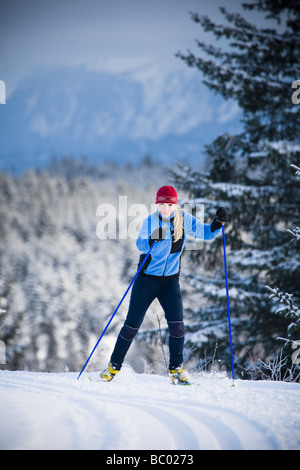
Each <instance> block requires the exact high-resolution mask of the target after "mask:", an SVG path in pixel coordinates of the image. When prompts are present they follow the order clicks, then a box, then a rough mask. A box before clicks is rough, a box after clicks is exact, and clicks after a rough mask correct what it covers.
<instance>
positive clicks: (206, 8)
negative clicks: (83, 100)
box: [0, 0, 241, 97]
mask: <svg viewBox="0 0 300 470" xmlns="http://www.w3.org/2000/svg"><path fill="white" fill-rule="evenodd" d="M222 4H223V5H226V7H227V9H228V10H229V11H237V10H239V11H241V1H239V0H226V1H223V2H222V1H221V0H210V1H208V0H3V1H2V2H1V3H0V79H2V80H4V81H5V83H6V88H7V97H9V95H10V94H11V93H13V91H14V90H15V88H16V87H17V86H18V84H19V83H20V81H21V80H22V79H23V78H24V77H28V76H30V75H31V74H32V73H34V72H35V71H38V70H40V68H41V67H56V66H84V67H87V68H90V69H93V70H108V71H111V72H118V71H127V70H129V71H130V70H133V69H139V70H140V71H141V70H142V69H143V68H145V67H146V66H147V67H149V66H150V65H151V64H152V65H155V66H156V67H162V66H163V67H182V68H183V67H186V66H184V64H183V63H182V61H179V60H178V59H176V58H175V57H174V54H175V53H176V52H177V51H178V50H181V51H183V52H185V51H186V50H187V49H188V48H191V49H193V50H194V51H196V50H197V49H196V46H195V39H196V38H198V39H200V38H201V35H203V36H202V37H204V36H205V40H207V38H208V35H207V34H205V33H203V32H202V31H201V29H200V27H199V25H197V24H195V23H194V22H193V21H192V20H191V18H190V14H189V12H190V11H193V12H195V11H197V12H198V13H199V14H207V15H209V16H210V17H211V18H214V19H215V20H217V21H221V20H222V18H223V17H222V15H221V14H220V13H219V10H218V7H219V6H220V5H222Z"/></svg>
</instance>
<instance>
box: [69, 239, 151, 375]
mask: <svg viewBox="0 0 300 470" xmlns="http://www.w3.org/2000/svg"><path fill="white" fill-rule="evenodd" d="M156 243H157V241H154V243H153V244H152V245H151V248H150V249H149V251H148V253H147V254H146V256H145V258H144V259H143V262H142V264H141V266H140V267H139V269H138V270H137V272H136V274H135V276H134V278H133V279H132V281H131V283H130V284H129V286H128V287H127V289H126V292H125V294H124V295H123V297H122V299H121V300H120V302H119V304H118V306H117V307H116V309H115V311H114V313H113V314H112V316H111V317H110V319H109V321H108V323H107V325H106V327H105V328H104V330H103V331H102V333H101V336H100V338H99V339H98V341H97V343H96V344H95V346H94V348H93V350H92V352H91V354H90V355H89V357H88V358H87V360H86V362H85V364H84V366H83V368H82V369H81V371H80V374H79V375H78V377H77V380H79V378H80V376H81V374H82V372H83V371H84V369H85V368H86V366H87V365H88V363H89V361H90V359H91V357H92V355H93V354H94V352H95V350H96V348H97V346H98V344H99V343H100V341H101V339H102V338H103V336H104V335H105V333H106V331H107V328H108V327H109V325H110V324H111V322H112V319H113V318H114V316H115V315H116V313H117V311H118V310H119V307H120V305H121V304H122V302H123V300H124V299H125V297H126V295H127V294H128V291H129V290H130V288H131V286H132V284H133V283H134V281H135V280H136V278H137V276H138V274H139V273H140V271H141V270H142V268H143V266H144V264H145V263H146V260H147V258H148V257H149V255H150V253H151V251H152V248H153V247H154V245H155V244H156Z"/></svg>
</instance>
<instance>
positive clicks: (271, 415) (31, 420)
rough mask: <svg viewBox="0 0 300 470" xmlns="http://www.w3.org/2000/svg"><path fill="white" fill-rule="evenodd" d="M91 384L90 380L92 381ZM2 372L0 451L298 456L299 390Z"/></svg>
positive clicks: (217, 378)
mask: <svg viewBox="0 0 300 470" xmlns="http://www.w3.org/2000/svg"><path fill="white" fill-rule="evenodd" d="M91 376H92V378H93V379H96V378H97V374H96V373H92V374H91ZM76 377H77V374H74V373H64V374H54V373H51V374H50V373H49V374H47V373H33V372H9V371H0V397H1V399H0V449H103V450H118V449H122V450H124V449H127V450H140V449H145V450H146V449H149V450H196V449H266V450H267V449H300V419H299V418H300V385H299V384H288V383H282V382H266V381H264V382H262V381H260V382H252V381H241V380H237V381H235V386H234V387H232V386H231V385H232V381H231V380H230V379H228V378H227V377H225V376H224V375H211V374H208V375H202V376H198V377H197V381H198V382H199V383H200V384H201V385H200V386H199V387H180V386H177V387H176V386H173V385H171V384H170V383H169V379H168V378H166V377H163V376H159V375H147V374H136V373H134V372H133V371H132V370H131V369H129V368H124V370H122V372H121V373H120V374H119V375H118V376H117V377H116V379H115V380H114V381H113V382H112V383H110V384H109V383H108V384H106V383H101V382H100V383H99V382H96V381H93V382H90V381H89V380H88V376H87V374H83V376H82V377H81V378H80V380H79V381H77V380H76Z"/></svg>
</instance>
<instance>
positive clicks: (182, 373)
mask: <svg viewBox="0 0 300 470" xmlns="http://www.w3.org/2000/svg"><path fill="white" fill-rule="evenodd" d="M169 376H170V378H171V382H172V384H174V385H191V383H190V381H189V376H188V374H187V371H186V370H183V369H182V367H181V366H179V367H176V368H175V369H170V370H169Z"/></svg>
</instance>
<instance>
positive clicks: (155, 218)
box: [136, 211, 220, 276]
mask: <svg viewBox="0 0 300 470" xmlns="http://www.w3.org/2000/svg"><path fill="white" fill-rule="evenodd" d="M182 215H183V229H184V230H183V237H182V238H181V239H180V240H178V241H177V242H174V238H173V237H172V233H173V231H174V226H173V219H174V216H173V217H172V216H171V217H170V219H163V218H162V216H161V215H160V213H159V211H157V212H154V213H153V214H151V215H149V216H148V217H147V218H146V219H145V220H144V222H143V224H142V227H141V230H140V232H139V236H138V238H137V241H136V246H137V248H138V249H139V250H140V251H141V252H142V254H141V256H140V263H139V265H140V264H141V263H142V261H143V259H144V257H145V256H146V253H147V252H148V251H149V249H150V246H151V245H150V243H149V242H150V236H151V234H152V233H153V231H154V230H155V229H157V228H159V227H161V228H163V229H164V230H166V237H165V239H164V240H162V241H159V242H158V243H157V244H156V246H154V248H153V250H152V252H151V254H150V256H149V257H148V259H147V261H146V263H145V266H144V268H143V272H144V273H145V274H148V275H152V276H174V275H179V271H180V258H181V254H182V251H183V249H184V246H185V242H186V236H187V234H188V235H190V236H192V237H194V238H198V239H201V240H212V239H213V238H215V237H216V236H217V235H218V234H219V232H220V229H217V230H214V231H212V230H211V225H212V223H211V224H204V223H202V222H201V221H200V220H198V219H196V218H195V217H194V216H192V215H191V214H189V213H188V212H186V211H183V212H182Z"/></svg>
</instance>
